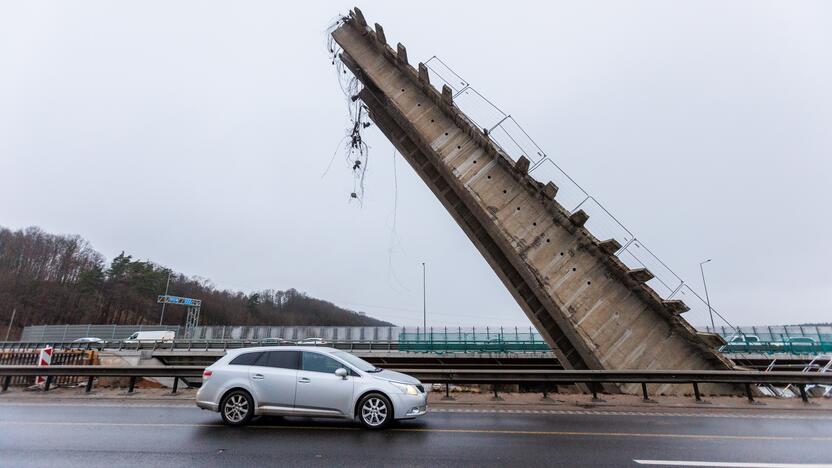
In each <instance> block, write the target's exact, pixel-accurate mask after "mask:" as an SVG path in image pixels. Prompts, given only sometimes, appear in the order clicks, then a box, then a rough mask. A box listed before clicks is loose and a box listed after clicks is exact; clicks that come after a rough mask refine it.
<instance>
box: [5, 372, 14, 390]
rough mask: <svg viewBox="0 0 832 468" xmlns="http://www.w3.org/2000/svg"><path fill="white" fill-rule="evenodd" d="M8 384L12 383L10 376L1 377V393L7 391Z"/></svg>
mask: <svg viewBox="0 0 832 468" xmlns="http://www.w3.org/2000/svg"><path fill="white" fill-rule="evenodd" d="M10 383H12V376H10V375H7V376H5V377H3V391H4V392H5V391H6V390H8V389H9V384H10Z"/></svg>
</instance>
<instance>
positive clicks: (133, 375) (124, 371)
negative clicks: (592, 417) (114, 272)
mask: <svg viewBox="0 0 832 468" xmlns="http://www.w3.org/2000/svg"><path fill="white" fill-rule="evenodd" d="M204 369H205V368H204V367H202V366H168V367H104V366H54V367H37V366H0V377H3V383H2V391H6V390H7V389H8V386H9V383H10V382H11V378H12V377H15V376H33V375H41V376H46V385H45V387H44V389H45V390H46V391H48V390H49V388H50V385H51V382H52V379H53V378H54V377H56V376H77V377H87V379H88V380H87V385H86V390H85V391H86V392H89V391H91V390H92V386H93V379H94V378H95V377H129V378H130V384H129V387H128V393H132V392H133V391H134V388H135V384H136V380H137V379H138V378H140V377H173V378H174V386H173V393H176V391H177V386H178V383H179V379H183V378H197V377H202V372H203V370H204ZM405 371H406V372H407V373H408V374H410V375H412V376H414V377H416V378H418V379H419V380H421V381H422V382H425V383H439V384H446V385H445V392H446V395H447V392H448V387H449V384H492V385H495V384H544V385H545V384H549V385H552V384H570V385H571V384H585V385H587V386H588V387H589V388H590V391H591V392H592V396H593V399H596V400H597V399H598V390H599V384H602V383H615V384H621V383H637V384H641V389H642V394H643V397H644V400H645V401H650V397H649V395H648V393H647V384H675V385H692V386H693V393H694V396H695V398H696V400H697V401H702V397H701V393H700V391H699V384H703V383H709V384H735V385H743V386H744V387H745V391H746V396H747V398H748V400H749V402H752V403H753V402H754V396H753V393H752V391H751V385H752V384H768V385H774V384H777V385H794V386H796V387H798V388H799V389H800V396H801V398H802V399H803V401H804V402H807V403H808V401H809V395H808V393H807V391H806V385H832V374H829V373H806V372H782V371H779V372H756V371H687V370H581V371H574V370H543V369H530V370H499V369H496V370H495V369H405ZM494 389H495V390H494V392H495V395H496V391H497V390H496V385H495V387H494ZM545 394H546V390H545V387H544V396H545Z"/></svg>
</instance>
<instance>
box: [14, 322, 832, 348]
mask: <svg viewBox="0 0 832 468" xmlns="http://www.w3.org/2000/svg"><path fill="white" fill-rule="evenodd" d="M147 330H173V331H175V332H177V335H178V334H179V332H180V331H181V330H182V327H179V326H158V325H36V326H28V327H25V328H24V329H23V334H22V338H21V342H28V343H36V344H37V343H43V344H47V343H64V344H66V343H69V342H71V341H73V340H76V339H78V338H82V337H96V338H101V339H104V340H106V341H113V342H115V341H120V340H123V339H125V338H127V337H128V336H130V335H132V334H133V333H135V332H137V331H147ZM700 331H705V332H714V331H715V332H716V333H717V334H719V335H721V336H722V337H723V338H725V340H726V341H728V342H729V344H728V345H726V346H724V347H723V348H722V349H721V351H723V352H727V353H768V354H773V353H789V354H815V355H816V354H821V353H832V326H797V325H795V326H743V327H735V328H732V327H717V328H716V330H714V329H712V328H711V327H704V328H703V329H700ZM742 336H745V337H748V339H747V340H745V341H741V342H733V343H732V342H731V341H732V340H734V339H736V338H737V337H742ZM272 337H274V338H276V337H281V338H284V339H287V340H295V341H297V340H302V339H304V338H312V337H315V338H323V339H325V340H327V341H329V342H331V343H341V344H343V345H344V346H345V349H370V348H372V347H375V348H376V349H384V348H387V349H389V350H399V351H410V352H434V353H436V352H440V353H443V352H547V351H550V349H549V346H548V345H547V344H546V342H545V341H543V338H542V336H541V335H540V333H538V332H537V331H536V330H535V329H534V328H531V327H525V328H523V327H464V328H463V327H428V328H427V330H424V329H422V328H421V327H323V326H306V327H279V326H203V327H196V329H195V330H194V339H193V340H189V341H183V342H182V343H186V344H185V346H189V347H200V346H203V345H205V344H204V343H203V342H207V341H217V342H225V343H226V344H225V345H223V346H226V347H228V346H230V347H234V346H235V345H236V344H237V343H239V342H259V341H260V340H264V339H266V338H272ZM754 338H756V340H755V341H754V342H753V343H752V342H749V340H752V339H754ZM795 338H802V340H801V339H795ZM249 345H251V344H249ZM375 345H378V346H375ZM206 346H207V345H206ZM211 347H214V346H211ZM82 349H86V347H82Z"/></svg>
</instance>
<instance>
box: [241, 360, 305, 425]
mask: <svg viewBox="0 0 832 468" xmlns="http://www.w3.org/2000/svg"><path fill="white" fill-rule="evenodd" d="M299 359H300V353H299V352H298V351H266V352H264V353H263V355H262V356H260V358H259V359H258V360H257V362H255V363H254V365H252V366H251V367H250V368H249V379H250V381H251V386H252V388H253V389H254V393H255V398H256V399H257V402H258V406H259V407H260V408H261V410H265V411H266V412H269V411H270V412H273V413H280V412H287V413H289V412H291V411H292V408H293V406H294V404H295V387H296V386H297V374H298V361H299Z"/></svg>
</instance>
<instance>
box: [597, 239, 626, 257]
mask: <svg viewBox="0 0 832 468" xmlns="http://www.w3.org/2000/svg"><path fill="white" fill-rule="evenodd" d="M598 247H601V250H603V251H604V252H606V253H608V254H610V255H612V254H614V253H616V252H618V249H620V248H621V243H620V242H618V241H617V240H615V239H607V240H605V241H603V242H601V243H600V244H598Z"/></svg>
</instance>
